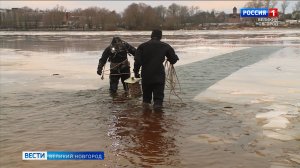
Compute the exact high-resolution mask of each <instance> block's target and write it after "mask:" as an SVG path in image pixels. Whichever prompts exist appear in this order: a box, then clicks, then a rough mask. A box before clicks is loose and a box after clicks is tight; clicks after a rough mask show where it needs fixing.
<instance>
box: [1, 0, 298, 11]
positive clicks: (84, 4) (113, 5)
mask: <svg viewBox="0 0 300 168" xmlns="http://www.w3.org/2000/svg"><path fill="white" fill-rule="evenodd" d="M282 1H283V0H278V5H277V8H279V11H280V4H281V2H282ZM132 3H145V4H147V5H151V6H152V7H155V6H159V5H163V6H165V7H168V6H169V5H171V4H172V3H176V4H179V5H186V6H198V7H199V9H201V10H205V11H206V10H212V9H215V10H218V11H225V12H226V13H229V12H232V8H233V7H234V6H236V7H237V8H238V9H239V8H241V7H243V6H244V5H245V3H247V1H237V0H232V1H228V0H227V1H2V0H0V8H4V9H10V8H20V7H24V6H27V7H30V8H33V9H35V8H39V9H52V8H54V7H55V6H56V5H60V6H64V7H65V8H66V9H68V10H73V9H76V8H82V9H85V8H88V7H91V6H97V7H104V8H107V9H109V10H115V11H117V12H123V11H124V9H125V8H126V7H127V6H128V5H130V4H132ZM295 3H296V1H290V5H289V6H288V8H287V13H289V12H291V11H292V9H293V6H294V4H295Z"/></svg>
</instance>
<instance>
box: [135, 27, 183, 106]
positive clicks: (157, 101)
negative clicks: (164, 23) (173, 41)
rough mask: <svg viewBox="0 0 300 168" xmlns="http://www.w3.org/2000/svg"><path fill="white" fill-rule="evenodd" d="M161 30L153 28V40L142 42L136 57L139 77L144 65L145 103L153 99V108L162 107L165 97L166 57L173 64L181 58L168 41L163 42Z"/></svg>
mask: <svg viewBox="0 0 300 168" xmlns="http://www.w3.org/2000/svg"><path fill="white" fill-rule="evenodd" d="M161 37H162V32H161V30H153V31H152V34H151V40H149V41H147V42H145V43H143V44H141V45H140V46H139V47H138V49H137V51H136V54H135V57H134V69H133V71H134V73H135V77H139V76H140V74H139V70H140V67H142V72H141V75H142V89H143V105H144V106H148V104H151V101H152V94H153V101H154V104H153V108H161V107H162V104H163V99H164V89H165V78H166V75H165V67H164V65H163V63H164V61H165V57H167V60H168V61H169V62H170V63H171V64H175V63H176V62H177V60H179V58H178V56H177V55H176V54H175V51H174V49H173V48H172V47H171V46H170V45H169V44H167V43H164V42H161V41H160V40H161Z"/></svg>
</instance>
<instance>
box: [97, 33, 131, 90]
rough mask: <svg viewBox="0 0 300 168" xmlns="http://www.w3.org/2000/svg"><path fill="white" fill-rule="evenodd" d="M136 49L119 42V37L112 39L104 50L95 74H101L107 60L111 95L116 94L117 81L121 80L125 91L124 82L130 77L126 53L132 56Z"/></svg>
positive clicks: (121, 41)
mask: <svg viewBox="0 0 300 168" xmlns="http://www.w3.org/2000/svg"><path fill="white" fill-rule="evenodd" d="M135 51H136V49H135V48H134V47H133V46H131V45H130V44H128V43H126V42H125V41H123V40H121V38H120V37H114V38H113V39H112V42H111V44H110V45H109V46H108V47H107V48H106V49H105V50H104V52H103V53H102V57H101V58H100V59H99V64H98V70H97V74H98V75H101V74H102V69H103V66H104V65H105V63H106V61H107V59H108V61H109V62H111V63H110V76H109V80H110V81H109V83H110V88H109V90H110V92H111V93H112V94H114V93H116V92H117V89H118V84H119V80H120V78H121V81H122V84H123V87H124V90H125V91H128V88H127V86H126V84H125V82H124V80H126V79H128V78H129V77H130V65H129V61H128V59H127V53H130V54H132V55H134V54H135Z"/></svg>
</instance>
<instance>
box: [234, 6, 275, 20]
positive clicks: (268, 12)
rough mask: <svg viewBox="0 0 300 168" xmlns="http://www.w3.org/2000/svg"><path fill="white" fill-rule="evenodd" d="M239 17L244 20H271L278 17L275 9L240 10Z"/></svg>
mask: <svg viewBox="0 0 300 168" xmlns="http://www.w3.org/2000/svg"><path fill="white" fill-rule="evenodd" d="M240 16H241V17H244V18H245V17H246V18H262V17H263V18H267V17H269V18H272V17H278V9H277V8H241V13H240Z"/></svg>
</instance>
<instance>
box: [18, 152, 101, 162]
mask: <svg viewBox="0 0 300 168" xmlns="http://www.w3.org/2000/svg"><path fill="white" fill-rule="evenodd" d="M22 159H23V160H104V152H103V151H23V153H22Z"/></svg>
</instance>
